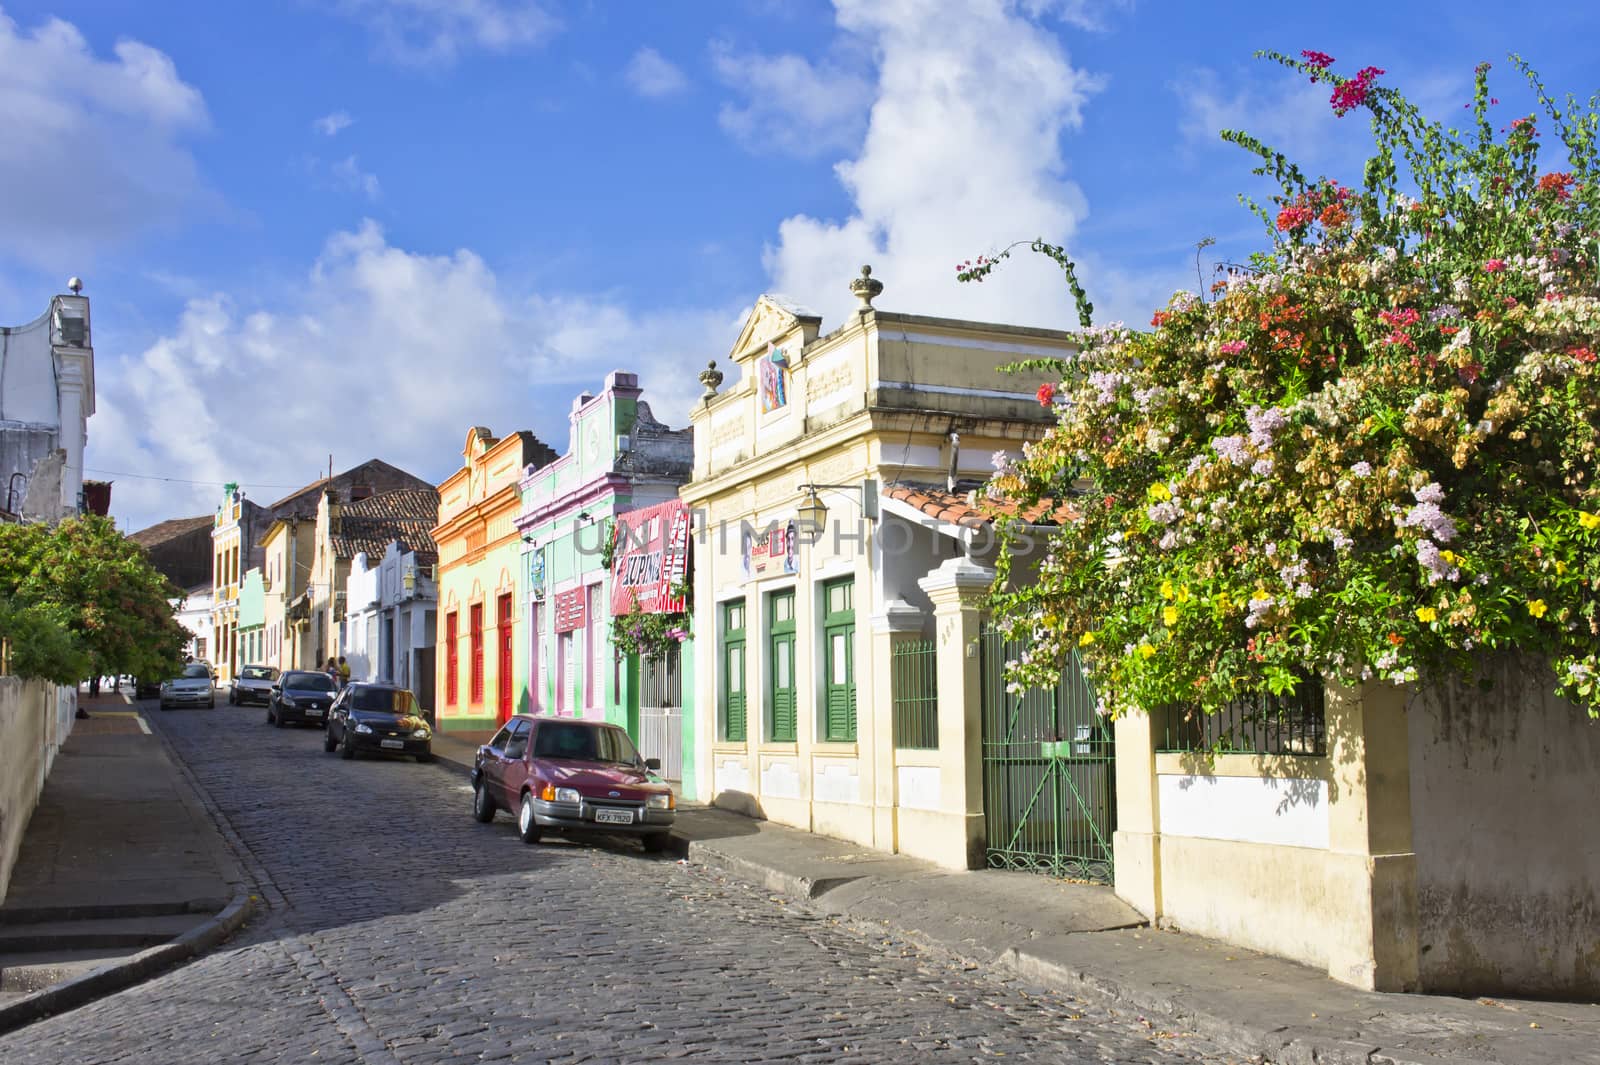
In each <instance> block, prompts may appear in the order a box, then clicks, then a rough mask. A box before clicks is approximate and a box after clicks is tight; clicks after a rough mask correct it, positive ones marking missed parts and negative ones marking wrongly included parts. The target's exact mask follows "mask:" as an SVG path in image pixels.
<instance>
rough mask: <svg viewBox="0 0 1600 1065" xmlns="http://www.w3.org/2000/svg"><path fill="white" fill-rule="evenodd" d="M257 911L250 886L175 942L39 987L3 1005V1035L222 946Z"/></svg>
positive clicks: (0, 1009)
mask: <svg viewBox="0 0 1600 1065" xmlns="http://www.w3.org/2000/svg"><path fill="white" fill-rule="evenodd" d="M255 911H256V898H255V896H254V895H252V894H250V892H249V891H248V890H246V889H245V888H242V887H241V888H240V889H239V890H238V891H236V892H235V893H234V896H233V899H232V900H231V901H230V902H229V903H228V905H227V906H226V907H224V908H223V909H222V911H221V912H219V913H217V914H216V915H215V916H213V917H212V918H211V919H210V920H207V921H205V922H203V923H201V924H198V925H196V926H195V927H194V928H191V929H190V930H189V931H187V932H185V933H184V934H183V935H181V936H179V937H178V938H177V939H174V940H173V941H172V942H170V943H163V944H161V945H160V946H157V947H151V948H149V949H148V950H142V951H140V952H139V953H138V954H135V955H134V956H133V957H131V958H125V959H123V960H121V961H118V962H114V963H112V964H110V965H103V966H101V967H100V968H98V969H94V970H92V971H90V972H87V973H84V974H83V975H82V976H79V977H76V978H75V979H72V980H68V981H66V982H65V983H60V984H56V985H55V986H54V987H47V988H45V989H44V990H42V991H36V992H34V993H33V994H31V995H29V996H28V997H27V998H23V999H19V1000H17V1001H16V1002H13V1003H10V1004H9V1005H6V1006H0V1035H4V1034H6V1033H7V1032H12V1031H15V1030H16V1029H18V1028H21V1027H23V1026H24V1025H28V1024H32V1023H33V1022H35V1021H42V1020H44V1019H45V1018H46V1017H54V1016H55V1015H56V1014H58V1013H65V1012H66V1011H67V1010H74V1009H77V1008H78V1007H79V1006H83V1005H86V1004H88V1003H89V1002H92V1001H94V1000H95V999H97V998H101V997H103V996H105V995H109V994H111V993H113V992H116V991H121V990H123V989H124V988H127V987H132V986H133V985H134V984H137V983H139V982H141V981H143V980H147V979H149V978H150V977H152V976H154V975H156V974H157V973H159V972H161V971H162V970H164V969H167V968H170V967H171V966H174V965H176V964H178V963H179V962H183V961H187V960H189V959H190V958H193V957H195V956H196V955H199V954H203V953H205V952H206V951H208V950H210V949H212V948H213V947H215V946H217V945H218V944H220V943H221V942H223V941H224V940H225V939H227V938H228V937H229V936H231V935H233V934H234V933H235V932H237V931H238V930H239V929H240V928H241V927H243V926H244V923H245V922H246V921H248V920H249V919H250V917H251V916H252V915H253V914H254V913H255Z"/></svg>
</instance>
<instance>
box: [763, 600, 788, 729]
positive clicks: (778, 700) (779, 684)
mask: <svg viewBox="0 0 1600 1065" xmlns="http://www.w3.org/2000/svg"><path fill="white" fill-rule="evenodd" d="M768 606H769V609H768V611H767V616H768V617H769V618H771V623H770V628H769V631H768V642H769V650H770V652H771V662H772V674H771V675H772V685H771V699H770V707H771V712H770V713H769V714H768V715H767V720H768V722H769V726H768V727H769V729H770V737H769V738H770V739H771V740H772V741H773V742H774V743H793V742H794V741H795V713H794V705H795V698H794V688H795V684H794V592H793V591H787V592H773V593H772V595H770V596H769V597H768Z"/></svg>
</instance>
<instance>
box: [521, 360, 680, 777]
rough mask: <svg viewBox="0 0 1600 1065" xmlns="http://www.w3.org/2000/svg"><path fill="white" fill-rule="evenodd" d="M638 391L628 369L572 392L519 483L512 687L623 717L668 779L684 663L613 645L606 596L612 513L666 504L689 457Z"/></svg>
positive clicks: (613, 609)
mask: <svg viewBox="0 0 1600 1065" xmlns="http://www.w3.org/2000/svg"><path fill="white" fill-rule="evenodd" d="M642 394H643V393H642V391H641V389H640V387H639V378H638V375H636V374H633V373H628V372H624V371H621V370H618V371H615V372H613V373H611V374H608V375H607V376H606V379H605V385H604V387H603V388H602V389H601V390H600V394H599V395H593V394H591V393H588V392H585V393H583V394H582V395H580V396H578V397H577V398H576V399H574V400H573V403H572V412H571V414H570V415H569V422H570V426H571V429H570V437H569V440H568V446H567V451H566V454H564V455H562V456H561V457H560V458H558V459H556V460H554V461H553V462H550V463H548V464H546V465H543V466H536V467H532V468H530V469H529V470H528V471H527V473H526V475H525V476H524V477H523V478H522V479H521V481H520V482H519V488H520V490H521V494H522V496H521V498H522V506H521V512H520V514H519V515H518V517H517V520H516V528H517V530H518V531H519V532H520V533H521V543H522V559H521V572H522V573H523V575H524V581H523V589H524V591H525V595H524V600H523V602H521V603H520V604H519V609H520V611H521V614H522V619H523V622H524V624H525V625H526V630H525V631H526V632H527V633H528V638H527V640H526V644H527V657H526V660H525V666H524V672H522V673H520V674H519V680H518V682H517V685H516V688H517V691H518V705H519V709H523V710H527V711H530V712H533V713H552V714H566V715H572V716H580V717H589V718H594V719H597V720H608V721H613V722H615V723H617V724H620V725H623V726H624V727H626V728H627V729H628V731H629V733H630V735H632V736H633V737H634V740H635V742H637V743H639V744H640V746H641V749H642V750H643V751H644V753H645V755H646V756H647V757H659V758H661V760H662V763H663V767H664V770H665V771H666V772H667V774H668V776H669V778H670V779H675V780H676V779H679V778H680V776H681V774H682V765H683V750H684V740H683V732H684V729H683V711H682V707H683V698H682V695H683V689H682V687H681V682H682V677H683V676H684V673H685V671H686V670H687V669H689V668H690V665H691V662H690V660H689V659H688V656H687V655H685V654H683V653H682V652H681V651H679V650H678V649H677V648H672V649H669V650H668V653H666V654H664V655H662V656H660V659H659V660H649V659H647V660H646V661H644V662H641V661H640V659H639V656H638V655H623V654H619V653H618V651H617V648H616V647H615V646H614V645H613V642H612V620H613V617H614V616H615V615H616V614H618V613H624V614H625V613H627V612H628V611H629V609H630V606H631V601H630V600H628V599H627V598H626V597H623V598H621V599H620V600H619V598H618V596H617V595H616V594H614V592H615V587H614V575H613V572H612V567H611V562H612V561H613V559H614V555H615V550H614V545H615V544H616V542H617V539H618V532H619V530H620V529H623V528H625V527H626V526H625V525H619V524H618V518H619V516H620V515H622V514H624V513H628V512H630V511H635V510H637V509H639V508H643V507H650V506H652V505H655V504H661V503H666V502H668V501H676V500H677V497H678V487H679V486H680V485H681V484H682V483H683V482H684V481H685V480H686V479H687V478H688V476H689V470H690V467H691V465H692V463H693V460H694V442H693V434H692V433H691V432H690V431H689V430H674V429H669V428H668V427H667V426H666V425H664V424H662V423H661V422H659V421H657V420H656V419H655V417H654V416H653V415H652V414H651V411H650V405H649V404H648V403H646V402H644V400H643V399H642V398H641V396H642ZM691 735H692V733H691Z"/></svg>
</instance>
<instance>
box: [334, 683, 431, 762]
mask: <svg viewBox="0 0 1600 1065" xmlns="http://www.w3.org/2000/svg"><path fill="white" fill-rule="evenodd" d="M322 749H323V750H324V751H333V750H336V749H337V750H338V752H339V754H340V756H341V757H344V758H354V757H355V756H356V752H357V751H377V752H380V753H382V754H409V755H412V756H414V757H415V758H416V760H417V761H419V762H431V761H433V730H432V729H430V728H429V727H428V723H427V722H426V721H424V720H423V718H422V708H421V707H419V706H418V705H417V697H416V696H415V695H412V694H411V692H410V690H409V689H407V688H399V687H396V686H395V685H393V684H351V685H349V686H348V687H346V688H345V689H344V691H342V692H340V693H339V698H338V699H337V700H335V701H334V704H333V711H332V712H331V713H330V714H329V715H328V734H327V735H326V736H324V737H323V739H322Z"/></svg>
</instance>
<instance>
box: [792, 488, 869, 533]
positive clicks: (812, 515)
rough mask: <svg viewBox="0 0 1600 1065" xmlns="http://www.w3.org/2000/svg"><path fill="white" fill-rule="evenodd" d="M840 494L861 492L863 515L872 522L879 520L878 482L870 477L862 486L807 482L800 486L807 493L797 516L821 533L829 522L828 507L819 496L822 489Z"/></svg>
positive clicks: (801, 521)
mask: <svg viewBox="0 0 1600 1065" xmlns="http://www.w3.org/2000/svg"><path fill="white" fill-rule="evenodd" d="M824 488H826V489H828V490H829V491H838V492H860V493H861V513H862V515H863V516H864V517H866V518H867V519H869V520H871V521H876V520H877V518H878V482H877V481H875V480H873V479H872V478H870V477H868V478H867V479H866V480H864V481H862V482H861V483H860V484H813V483H810V482H807V483H806V484H802V485H801V486H800V491H802V492H804V493H805V498H804V499H802V500H801V501H800V506H799V508H797V510H796V512H795V515H796V517H797V518H798V519H799V521H800V523H801V524H803V525H809V526H810V527H811V528H812V529H815V530H817V531H819V532H820V531H821V529H822V527H823V525H824V524H826V522H827V520H828V506H827V504H826V503H824V502H823V501H822V497H821V496H820V495H819V494H818V492H819V490H821V489H824Z"/></svg>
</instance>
